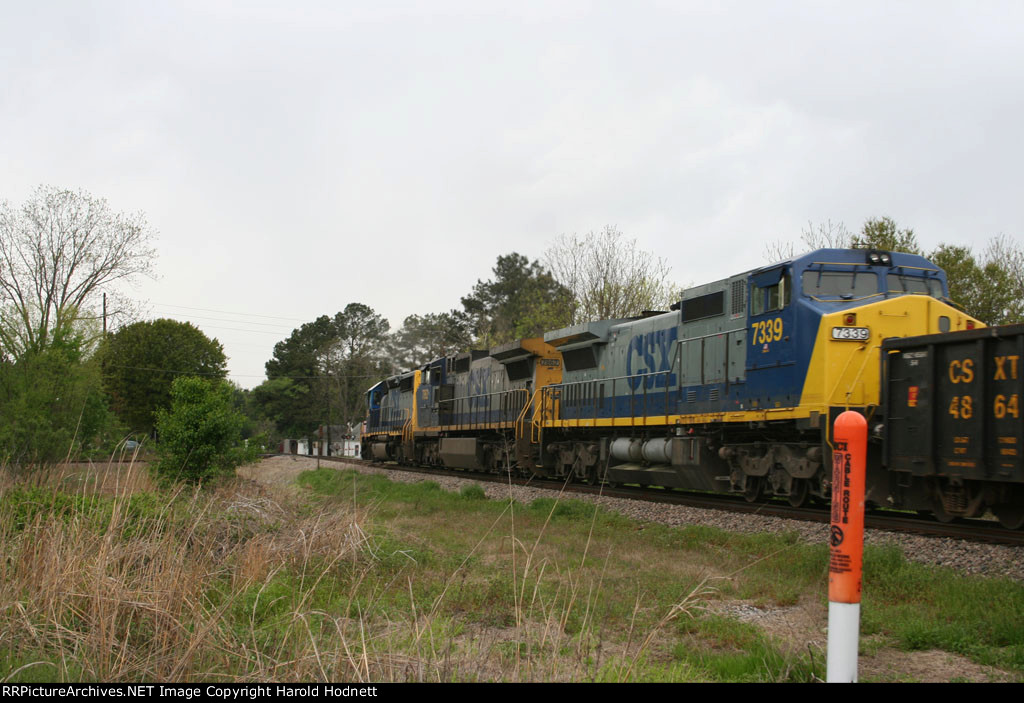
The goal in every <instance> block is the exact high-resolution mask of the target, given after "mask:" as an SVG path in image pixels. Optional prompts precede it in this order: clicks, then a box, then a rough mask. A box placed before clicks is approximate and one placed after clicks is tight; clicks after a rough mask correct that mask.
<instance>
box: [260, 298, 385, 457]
mask: <svg viewBox="0 0 1024 703" xmlns="http://www.w3.org/2000/svg"><path fill="white" fill-rule="evenodd" d="M388 329H389V324H388V321H387V320H385V319H384V318H383V317H381V316H380V315H378V314H377V313H376V312H374V311H373V309H372V308H370V307H369V306H367V305H364V304H362V303H350V304H349V305H347V306H346V307H345V309H344V310H343V311H341V312H338V313H337V314H335V315H334V316H333V317H329V316H327V315H323V316H321V317H318V318H317V319H316V320H314V321H313V322H307V323H306V324H304V325H302V326H301V327H299V328H297V329H295V330H294V331H293V332H292V334H291V335H290V336H289V337H288V339H285V340H283V341H281V342H278V343H277V344H276V345H275V346H274V355H273V357H272V358H271V359H270V360H269V361H268V362H267V363H266V370H267V379H268V380H267V381H266V382H264V383H262V384H261V385H260V386H258V387H257V388H256V389H254V396H255V399H256V403H257V405H258V406H259V407H260V411H261V412H262V413H263V414H264V416H266V417H267V418H270V419H272V420H273V421H274V423H275V425H276V428H277V432H278V434H279V435H281V436H291V437H301V436H305V435H307V434H309V433H311V432H313V431H314V430H315V429H316V427H317V426H318V425H321V424H339V423H344V424H350V423H352V422H355V421H357V420H361V419H362V416H363V412H364V410H363V404H362V394H363V391H364V390H365V389H366V388H367V387H369V386H370V385H371V384H372V383H373V381H374V380H376V379H378V378H380V377H381V376H384V375H386V374H387V373H388V372H389V370H390V365H389V364H388V362H387V354H386V349H387V340H388Z"/></svg>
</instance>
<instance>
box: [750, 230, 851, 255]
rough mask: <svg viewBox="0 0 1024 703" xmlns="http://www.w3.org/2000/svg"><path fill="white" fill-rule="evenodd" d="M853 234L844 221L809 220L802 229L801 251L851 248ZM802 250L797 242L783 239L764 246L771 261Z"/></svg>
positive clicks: (765, 253) (765, 252)
mask: <svg viewBox="0 0 1024 703" xmlns="http://www.w3.org/2000/svg"><path fill="white" fill-rule="evenodd" d="M852 242H853V234H852V233H851V232H850V230H848V229H847V228H846V225H844V224H843V223H842V222H837V223H833V222H832V220H828V221H826V222H825V223H823V224H818V225H817V226H815V224H814V223H813V222H808V223H807V227H806V228H805V229H802V230H801V231H800V251H814V250H815V249H849V248H850V247H851V246H852ZM800 251H798V250H797V245H796V243H795V242H791V241H785V240H782V239H779V240H776V241H774V242H768V243H767V244H766V245H765V247H764V255H765V259H766V260H767V261H770V262H774V261H785V260H787V259H792V258H793V257H794V256H796V255H797V254H798V253H800Z"/></svg>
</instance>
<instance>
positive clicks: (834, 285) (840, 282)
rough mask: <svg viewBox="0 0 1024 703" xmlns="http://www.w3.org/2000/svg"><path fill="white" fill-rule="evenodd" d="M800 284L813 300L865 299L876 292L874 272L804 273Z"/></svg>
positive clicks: (876, 285)
mask: <svg viewBox="0 0 1024 703" xmlns="http://www.w3.org/2000/svg"><path fill="white" fill-rule="evenodd" d="M801 283H802V284H803V287H804V293H805V294H806V295H810V296H813V297H815V298H847V299H850V298H866V297H867V296H869V295H874V294H875V293H877V292H878V275H877V274H876V273H875V272H874V271H804V273H803V276H802V277H801Z"/></svg>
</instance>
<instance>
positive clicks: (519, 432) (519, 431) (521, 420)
mask: <svg viewBox="0 0 1024 703" xmlns="http://www.w3.org/2000/svg"><path fill="white" fill-rule="evenodd" d="M543 389H544V386H541V387H540V388H538V389H536V390H535V391H534V392H533V395H532V396H530V398H529V399H528V400H527V402H526V404H525V405H523V409H522V410H520V411H519V417H517V418H516V421H515V424H514V425H513V427H514V428H515V438H516V440H520V439H522V438H523V435H524V432H523V429H524V427H525V425H526V422H525V420H526V413H527V412H528V411H529V410H530V408H531V407H533V406H534V405H535V404H536V402H537V394H538V393H540V392H541V391H542V390H543ZM527 393H529V390H527ZM536 415H537V413H534V416H536ZM531 424H532V422H531ZM530 435H531V439H532V438H533V433H532V432H531V433H530Z"/></svg>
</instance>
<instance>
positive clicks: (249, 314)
mask: <svg viewBox="0 0 1024 703" xmlns="http://www.w3.org/2000/svg"><path fill="white" fill-rule="evenodd" d="M153 304H154V305H160V306H162V307H165V308H181V309H183V310H202V311H204V312H219V313H221V314H222V315H241V316H243V317H263V318H266V319H268V320H288V321H289V322H309V320H300V319H298V318H296V317H277V316H275V315H258V314H256V313H253V312H232V311H231V310H214V309H213V308H191V307H189V306H187V305H173V304H171V303H153ZM238 322H241V320H238ZM253 324H256V323H253Z"/></svg>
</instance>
